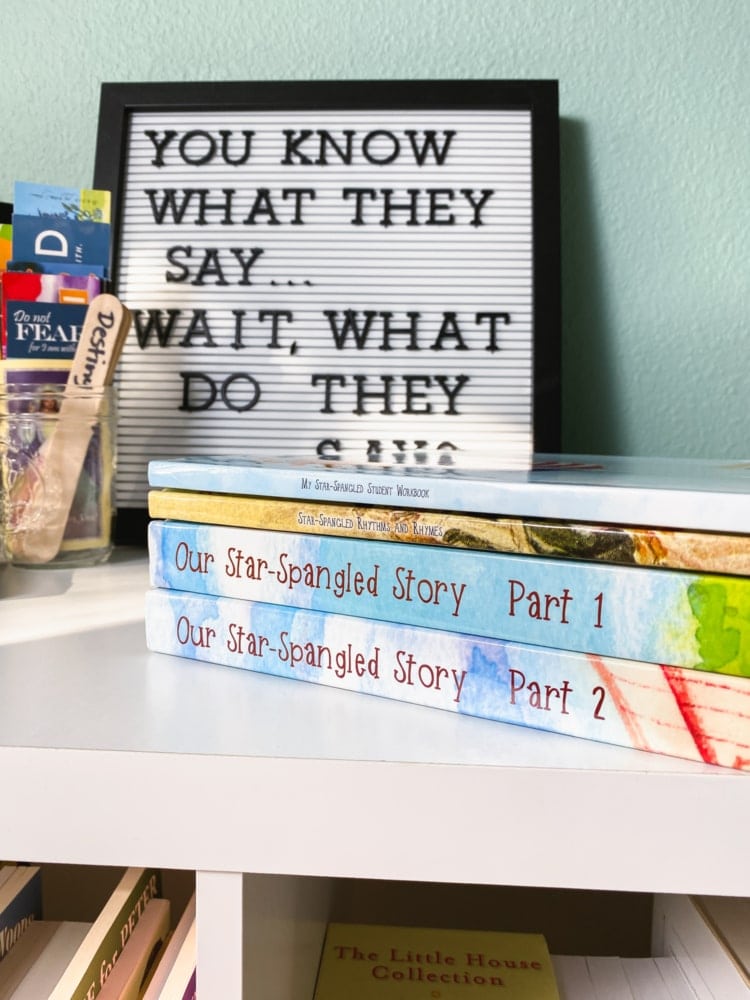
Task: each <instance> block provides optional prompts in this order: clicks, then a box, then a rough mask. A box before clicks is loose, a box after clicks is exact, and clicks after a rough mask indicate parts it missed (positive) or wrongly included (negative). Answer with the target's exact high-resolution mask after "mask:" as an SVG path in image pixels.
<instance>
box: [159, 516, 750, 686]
mask: <svg viewBox="0 0 750 1000" xmlns="http://www.w3.org/2000/svg"><path fill="white" fill-rule="evenodd" d="M149 550H150V560H149V561H150V571H151V582H152V584H153V585H154V586H156V587H167V588H174V589H176V590H189V591H194V592H196V593H203V594H214V595H217V596H223V597H238V598H243V599H247V600H257V601H267V602H271V603H276V604H289V605H292V606H294V607H303V608H304V607H309V608H312V609H315V610H319V611H333V612H338V613H340V614H347V615H353V616H356V617H364V618H378V619H380V620H383V621H391V622H401V623H403V624H407V625H410V624H414V625H422V626H428V627H432V628H440V629H444V630H446V631H450V632H463V633H470V634H475V635H482V636H487V637H490V638H498V639H508V640H512V641H515V642H525V643H532V644H535V645H540V646H556V647H560V648H561V649H569V650H574V651H578V652H584V653H595V654H599V655H602V656H614V657H621V658H623V659H629V660H645V661H647V662H651V663H665V664H669V665H671V666H679V667H688V668H696V669H700V670H712V671H716V672H721V673H725V674H733V675H750V629H749V628H748V625H749V624H750V610H749V609H750V579H748V578H745V577H729V576H710V575H706V574H693V573H688V572H684V571H677V570H675V571H671V570H660V571H659V572H655V571H654V570H653V569H649V568H647V567H638V566H616V565H608V564H603V563H596V562H586V561H582V560H567V561H564V560H557V559H546V558H541V557H533V558H529V557H527V556H521V555H506V554H504V553H497V552H478V551H470V550H459V549H450V548H439V547H437V546H426V545H408V544H401V543H399V542H381V541H366V540H363V539H352V538H337V537H331V536H322V535H304V534H301V533H292V532H281V531H265V530H257V529H253V528H232V527H226V526H221V525H205V524H193V523H187V522H178V521H152V522H151V524H150V525H149Z"/></svg>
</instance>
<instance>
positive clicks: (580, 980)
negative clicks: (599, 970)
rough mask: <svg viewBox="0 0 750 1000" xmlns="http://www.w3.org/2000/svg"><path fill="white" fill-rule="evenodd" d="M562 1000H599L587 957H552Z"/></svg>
mask: <svg viewBox="0 0 750 1000" xmlns="http://www.w3.org/2000/svg"><path fill="white" fill-rule="evenodd" d="M550 957H551V958H552V967H553V968H554V970H555V978H556V979H557V991H558V993H559V994H560V1000H597V998H596V993H595V992H594V985H593V983H592V982H591V976H590V975H589V967H588V964H587V962H586V957H585V955H552V956H550Z"/></svg>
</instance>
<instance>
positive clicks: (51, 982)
mask: <svg viewBox="0 0 750 1000" xmlns="http://www.w3.org/2000/svg"><path fill="white" fill-rule="evenodd" d="M90 929H91V924H90V923H88V922H86V921H78V920H57V921H56V920H34V921H33V923H31V924H30V926H29V927H28V929H27V930H26V931H25V932H24V934H23V935H22V937H21V938H20V940H19V941H18V942H17V943H16V944H15V945H14V947H13V950H12V951H11V953H10V955H8V958H7V960H6V961H5V962H3V963H2V965H0V1000H40V998H45V1000H46V998H47V997H48V996H49V995H50V993H51V992H52V990H53V989H54V987H55V985H56V984H57V982H58V980H59V979H60V976H61V975H62V973H63V972H64V970H65V968H66V966H67V965H68V963H69V962H70V960H71V959H72V957H73V955H74V954H75V952H76V950H77V949H78V947H79V946H80V945H81V943H82V942H83V939H84V938H85V936H86V934H87V933H88V932H89V930H90Z"/></svg>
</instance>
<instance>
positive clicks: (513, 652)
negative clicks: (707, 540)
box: [145, 589, 750, 770]
mask: <svg viewBox="0 0 750 1000" xmlns="http://www.w3.org/2000/svg"><path fill="white" fill-rule="evenodd" d="M145 617H146V644H147V646H148V648H149V649H151V650H153V651H155V652H159V653H168V654H172V655H174V656H179V657H182V658H184V659H194V660H201V661H204V662H207V663H213V664H220V665H224V666H229V667H239V668H242V669H245V670H250V671H254V672H256V673H262V674H271V675H274V676H278V677H285V678H293V679H297V680H301V681H308V682H311V683H313V684H321V685H325V686H328V687H334V688H342V689H344V690H347V691H354V692H359V693H361V694H369V695H376V696H380V697H384V698H391V699H393V700H396V701H404V702H410V703H412V704H415V705H424V706H428V707H431V708H438V709H443V710H444V711H448V712H453V713H457V714H463V715H469V716H476V717H479V718H483V719H489V720H492V721H495V722H506V723H512V724H514V725H520V726H525V727H528V728H531V729H544V730H548V731H550V732H555V733H561V734H564V735H568V736H575V737H579V738H581V739H587V740H596V741H598V742H600V743H610V744H613V745H616V746H624V747H630V748H633V749H637V750H645V751H649V752H651V753H657V754H662V755H665V756H673V757H681V758H684V759H686V760H694V761H703V762H705V763H709V764H718V765H721V766H724V767H729V768H734V769H737V770H748V769H750V683H748V680H747V678H740V677H727V676H717V675H715V674H710V673H706V672H705V671H700V670H684V669H680V668H675V667H665V666H661V665H659V664H653V663H644V662H641V661H628V660H619V659H612V658H607V657H602V656H593V655H587V654H585V653H572V652H566V651H564V650H560V649H555V648H547V647H540V646H529V645H525V644H522V643H513V642H504V641H502V640H498V639H487V638H483V637H481V636H472V635H462V634H458V633H449V632H444V631H441V630H439V629H428V628H422V627H417V626H412V625H397V624H392V623H389V622H380V621H376V620H374V619H366V618H351V617H347V616H345V615H339V614H331V613H326V612H320V611H306V610H300V609H295V608H290V607H288V606H285V605H281V604H264V603H259V602H253V601H243V600H239V599H234V598H225V597H214V596H199V595H196V594H189V593H185V592H179V591H175V590H160V589H152V590H149V591H148V592H147V594H146V615H145Z"/></svg>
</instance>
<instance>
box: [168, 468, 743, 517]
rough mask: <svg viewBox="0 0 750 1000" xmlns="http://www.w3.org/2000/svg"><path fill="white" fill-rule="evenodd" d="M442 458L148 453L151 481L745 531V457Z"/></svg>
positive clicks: (230, 490)
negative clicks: (515, 462) (501, 462)
mask: <svg viewBox="0 0 750 1000" xmlns="http://www.w3.org/2000/svg"><path fill="white" fill-rule="evenodd" d="M444 461H445V464H440V463H439V462H438V463H437V464H433V465H427V464H424V465H420V464H413V465H411V466H405V465H401V464H393V465H384V464H380V463H376V462H366V463H361V464H355V463H349V462H347V461H345V460H344V459H332V460H324V459H319V460H305V459H294V458H290V459H286V460H284V459H279V460H277V461H272V460H265V459H264V460H253V459H252V458H236V457H235V458H232V457H225V458H214V459H210V458H197V457H193V458H191V457H189V456H187V457H185V458H178V459H163V460H159V459H155V460H153V461H151V462H150V463H149V485H150V486H152V487H167V488H170V489H182V490H201V491H204V492H211V493H235V494H255V495H258V496H275V497H288V498H307V499H310V500H336V501H344V502H348V503H378V504H382V505H385V506H402V507H414V508H422V509H425V510H455V511H463V512H469V513H475V514H516V515H520V516H524V517H552V518H556V519H566V520H567V519H569V520H591V521H594V522H604V523H617V524H639V525H653V526H655V527H656V526H659V527H672V528H687V529H693V530H702V531H732V532H741V533H743V534H747V533H750V460H747V461H731V460H726V461H722V460H713V461H708V460H699V459H678V458H672V459H661V458H627V457H622V456H591V455H537V456H536V457H535V459H534V461H533V463H532V465H531V467H530V468H529V469H503V468H497V467H493V465H492V464H491V462H490V461H489V460H488V461H487V462H486V463H484V464H482V462H481V460H480V459H479V458H478V457H477V456H471V457H469V458H464V457H463V456H462V455H461V453H450V454H447V455H446V456H445V457H444ZM464 461H466V462H467V463H470V464H466V465H464V464H462V463H463V462H464Z"/></svg>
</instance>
